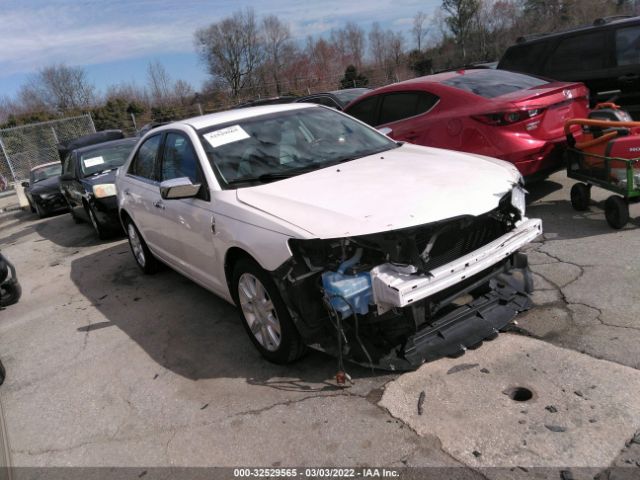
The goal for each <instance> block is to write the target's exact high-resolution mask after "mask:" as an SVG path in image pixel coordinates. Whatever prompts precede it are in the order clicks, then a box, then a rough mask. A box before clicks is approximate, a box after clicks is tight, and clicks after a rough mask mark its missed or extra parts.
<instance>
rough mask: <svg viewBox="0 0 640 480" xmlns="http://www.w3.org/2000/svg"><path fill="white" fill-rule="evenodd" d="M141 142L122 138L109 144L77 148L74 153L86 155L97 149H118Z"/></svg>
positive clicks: (132, 138)
mask: <svg viewBox="0 0 640 480" xmlns="http://www.w3.org/2000/svg"><path fill="white" fill-rule="evenodd" d="M138 140H139V138H137V137H129V138H121V139H119V140H110V141H108V142H101V143H94V144H93V145H87V146H86V147H81V148H76V149H75V150H74V152H77V153H84V152H89V151H91V150H95V149H97V148H103V147H116V146H118V145H123V144H127V143H131V144H134V143H136V142H137V141H138Z"/></svg>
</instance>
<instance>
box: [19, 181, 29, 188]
mask: <svg viewBox="0 0 640 480" xmlns="http://www.w3.org/2000/svg"><path fill="white" fill-rule="evenodd" d="M20 185H22V187H23V188H28V187H29V182H22V183H21V184H20Z"/></svg>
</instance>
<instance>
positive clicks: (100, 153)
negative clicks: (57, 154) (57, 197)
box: [60, 138, 138, 239]
mask: <svg viewBox="0 0 640 480" xmlns="http://www.w3.org/2000/svg"><path fill="white" fill-rule="evenodd" d="M137 141H138V138H125V139H120V140H111V141H108V142H102V143H97V144H93V145H89V146H83V147H80V148H76V149H69V148H67V153H66V155H64V160H63V166H62V175H61V176H60V190H61V191H62V193H63V195H64V196H65V198H66V200H67V202H68V204H69V208H70V211H71V216H72V217H73V219H74V220H75V221H76V222H81V221H83V220H84V221H88V222H90V223H91V225H92V226H93V229H94V230H95V232H96V234H97V235H98V238H101V239H103V238H107V237H108V236H109V235H111V234H113V233H116V232H118V231H120V230H121V228H122V227H121V225H120V220H119V218H118V201H117V198H116V187H115V183H114V182H115V175H116V170H117V169H118V167H120V166H121V165H122V164H124V162H125V161H126V160H127V157H128V156H129V153H131V150H133V147H134V145H135V144H136V143H137Z"/></svg>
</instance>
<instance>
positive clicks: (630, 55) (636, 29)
mask: <svg viewBox="0 0 640 480" xmlns="http://www.w3.org/2000/svg"><path fill="white" fill-rule="evenodd" d="M616 62H617V63H618V66H620V67H622V66H625V65H638V64H639V63H640V26H639V25H636V26H633V27H627V28H620V29H619V30H617V31H616Z"/></svg>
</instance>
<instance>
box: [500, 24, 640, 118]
mask: <svg viewBox="0 0 640 480" xmlns="http://www.w3.org/2000/svg"><path fill="white" fill-rule="evenodd" d="M498 68H499V69H501V70H510V71H514V72H522V73H528V74H534V75H540V76H544V77H548V78H553V79H555V80H564V81H569V82H574V81H578V82H583V83H584V84H585V85H586V86H587V87H588V88H589V90H590V92H591V100H592V103H595V102H599V101H606V100H613V101H615V102H616V103H618V104H619V105H621V106H622V107H624V108H625V109H626V110H627V111H629V112H630V113H631V115H632V116H633V117H634V118H636V119H637V118H640V17H608V18H599V19H597V20H596V21H594V22H593V25H590V26H587V27H580V28H574V29H571V30H566V31H563V32H556V33H549V34H534V35H527V36H524V37H520V38H518V39H517V41H516V44H515V45H512V46H511V47H509V48H508V49H507V50H506V52H505V54H504V55H503V57H502V59H501V60H500V62H499V63H498Z"/></svg>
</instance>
